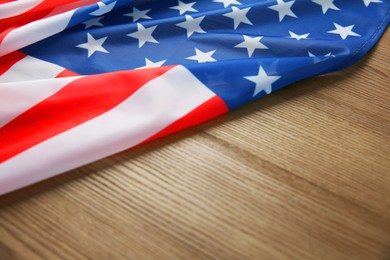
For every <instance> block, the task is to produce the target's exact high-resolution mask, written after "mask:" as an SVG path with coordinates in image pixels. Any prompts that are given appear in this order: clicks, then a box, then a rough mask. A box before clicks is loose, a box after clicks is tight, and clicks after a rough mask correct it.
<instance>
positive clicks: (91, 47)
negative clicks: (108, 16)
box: [76, 33, 109, 58]
mask: <svg viewBox="0 0 390 260" xmlns="http://www.w3.org/2000/svg"><path fill="white" fill-rule="evenodd" d="M105 40H107V37H103V38H100V39H97V40H96V39H95V38H93V36H92V35H90V34H89V33H87V42H86V43H83V44H79V45H77V46H76V47H79V48H83V49H87V50H88V58H89V57H91V56H92V54H94V53H95V52H97V51H100V52H105V53H109V52H108V51H107V50H106V49H104V48H103V46H102V45H103V43H104V42H105Z"/></svg>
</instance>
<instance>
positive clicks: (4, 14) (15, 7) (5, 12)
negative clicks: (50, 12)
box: [0, 0, 43, 19]
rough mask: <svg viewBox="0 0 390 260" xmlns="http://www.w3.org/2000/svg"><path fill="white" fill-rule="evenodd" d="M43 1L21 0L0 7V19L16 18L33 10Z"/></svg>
mask: <svg viewBox="0 0 390 260" xmlns="http://www.w3.org/2000/svg"><path fill="white" fill-rule="evenodd" d="M42 2H43V0H23V1H17V2H10V3H6V4H2V5H0V19H4V18H9V17H13V16H17V15H19V14H22V13H25V12H27V11H28V10H31V9H33V8H34V7H35V6H37V5H39V4H40V3H42Z"/></svg>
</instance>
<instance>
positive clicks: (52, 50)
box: [22, 0, 390, 109]
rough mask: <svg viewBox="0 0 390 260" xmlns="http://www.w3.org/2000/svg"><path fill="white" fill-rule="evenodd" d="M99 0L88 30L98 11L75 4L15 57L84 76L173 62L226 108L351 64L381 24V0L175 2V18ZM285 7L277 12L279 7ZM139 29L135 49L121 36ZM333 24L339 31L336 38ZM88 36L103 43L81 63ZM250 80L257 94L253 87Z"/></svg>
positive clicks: (167, 9)
mask: <svg viewBox="0 0 390 260" xmlns="http://www.w3.org/2000/svg"><path fill="white" fill-rule="evenodd" d="M103 2H104V3H105V5H110V4H111V5H112V6H113V8H112V10H111V11H110V12H108V13H107V14H105V15H103V16H102V18H101V19H99V21H98V22H97V23H96V25H92V26H90V27H88V25H86V24H83V22H85V21H88V20H89V19H96V18H98V16H96V15H91V13H93V12H94V11H95V10H97V7H98V5H92V6H89V7H84V8H81V9H80V10H79V11H77V12H76V13H75V15H74V17H73V18H72V21H71V22H70V24H69V28H68V29H67V30H66V31H64V32H62V33H60V34H57V35H55V36H52V37H50V38H47V39H45V40H42V41H40V42H38V43H36V44H33V45H31V46H28V47H26V48H24V49H23V50H22V51H23V52H25V53H27V54H29V55H31V56H34V57H37V58H40V59H43V60H46V61H50V62H53V63H56V64H59V65H61V66H63V67H65V68H67V69H69V70H72V71H74V72H77V73H79V74H83V75H89V74H96V73H104V72H112V71H118V70H129V69H136V68H140V67H143V66H145V64H146V58H147V59H148V60H150V61H151V62H155V63H156V62H160V63H161V64H160V65H176V64H181V65H184V66H186V67H187V68H188V69H190V70H191V71H192V72H193V73H194V75H196V76H197V77H198V78H199V79H200V80H201V81H202V82H203V83H204V84H206V85H207V86H208V87H209V88H210V89H211V90H212V91H214V92H215V93H216V94H218V95H219V96H220V97H221V98H222V99H223V100H224V101H225V102H226V104H227V105H228V107H229V109H233V108H235V107H237V106H240V105H242V104H244V103H247V102H249V101H251V100H253V99H257V98H260V97H262V96H264V95H266V94H267V91H266V90H265V89H266V88H264V90H261V88H262V87H267V86H266V85H267V84H268V86H271V90H272V91H275V90H277V89H280V88H282V87H284V86H286V85H288V84H290V83H292V82H295V81H298V80H301V79H304V78H308V77H312V76H315V75H319V74H324V73H328V72H332V71H335V70H339V69H342V68H344V67H346V66H349V65H351V64H353V63H354V62H356V61H357V60H358V59H360V58H361V57H362V56H363V55H364V54H365V53H366V52H367V51H368V50H369V49H370V48H371V47H372V46H373V45H374V44H375V42H376V41H377V40H378V39H379V37H380V36H381V34H382V33H383V31H384V30H385V29H386V28H387V26H388V24H389V20H390V1H388V0H383V1H379V0H371V1H369V0H365V1H364V0H353V1H342V0H333V1H331V0H328V1H326V0H322V2H321V1H320V0H313V1H311V0H295V1H282V0H277V1H276V0H257V1H254V0H253V1H250V0H237V1H234V0H233V1H230V3H232V4H229V1H225V4H224V3H223V1H213V0H203V1H188V0H187V1H185V0H183V1H182V3H183V4H187V9H183V13H182V14H180V11H179V8H176V6H178V5H179V4H180V2H179V1H177V0H164V1H162V0H155V1H153V0H152V1H150V0H149V1H145V0H144V1H135V2H134V1H119V0H118V1H103ZM286 3H287V4H288V5H287V7H286V8H285V9H281V10H282V11H281V12H278V11H277V9H278V6H283V5H285V4H286ZM320 3H323V4H322V5H321V4H320ZM326 3H328V5H327V4H326ZM289 6H290V7H291V8H288V7H289ZM327 6H328V7H329V8H327ZM134 7H135V8H137V10H141V11H145V10H149V9H150V11H148V12H147V13H146V14H145V15H143V16H142V17H141V18H139V19H138V20H137V21H134V20H136V19H137V18H134V17H132V16H131V15H130V16H129V15H127V16H126V15H125V14H129V13H130V14H131V13H133V11H134ZM185 10H187V11H185ZM283 10H284V11H285V13H284V14H285V15H283ZM184 11H185V12H184ZM244 11H245V12H246V13H245V12H244ZM239 12H242V13H245V14H244V15H243V16H242V17H241V19H239V18H236V20H237V21H236V25H235V23H234V21H235V19H233V18H231V17H232V16H233V15H234V14H237V13H239ZM229 15H230V17H229ZM191 19H197V21H198V22H199V23H198V26H195V27H194V28H195V29H196V30H194V32H193V33H192V34H191V35H190V36H188V33H191V32H190V31H191V30H189V32H187V31H188V30H187V29H186V28H184V27H183V26H180V24H181V23H183V22H185V21H186V20H191ZM139 24H141V25H142V27H143V28H153V27H154V26H157V27H156V28H155V29H154V30H153V32H152V33H151V36H152V37H153V39H154V40H153V39H151V38H149V40H150V41H146V42H144V43H143V45H142V46H140V44H141V41H140V40H139V39H137V38H136V37H132V36H129V35H132V34H133V33H136V32H137V31H139V26H140V25H139ZM336 24H337V25H338V26H339V27H340V28H344V29H343V30H345V32H347V35H342V34H338V32H340V31H336V32H335V30H337V27H336ZM351 26H352V28H351ZM87 27H88V28H87ZM235 27H236V28H235ZM348 28H349V29H348ZM87 33H89V34H90V35H91V36H92V37H93V38H94V39H95V40H96V39H104V38H105V37H107V38H106V39H105V40H104V43H103V44H102V45H101V47H103V48H104V50H105V51H106V52H103V51H95V52H94V53H93V54H92V55H90V56H89V57H88V50H87V49H85V48H82V47H78V46H79V45H81V44H85V43H86V42H87ZM307 34H308V35H307ZM244 36H246V37H250V38H253V39H258V40H256V44H255V45H256V46H252V47H256V48H254V49H253V50H251V47H250V46H251V45H250V44H246V45H245V42H244ZM292 36H295V38H292ZM343 36H344V39H343ZM255 37H260V38H255ZM305 37H306V38H305ZM298 38H299V39H298ZM153 41H156V42H153ZM157 42H158V43H157ZM240 45H241V47H239V46H240ZM243 45H244V47H242V46H243ZM248 46H249V47H248ZM196 49H198V50H199V51H201V52H202V53H208V54H207V55H208V56H207V57H208V59H209V62H205V63H200V62H199V61H197V60H196V57H195V58H194V56H196ZM191 57H192V58H191ZM207 57H206V59H207ZM163 61H164V62H163ZM162 62H163V63H162ZM260 70H263V72H264V73H265V74H261V73H260ZM258 75H262V76H261V77H258V78H257V79H258V80H259V81H262V80H265V81H266V80H268V79H269V80H270V81H269V82H268V83H267V82H265V83H264V84H265V85H264V86H263V85H262V84H263V83H262V82H256V78H255V77H256V76H258ZM264 75H265V76H264ZM256 84H258V86H259V89H260V91H259V89H257V91H256V90H255V88H256ZM96 87H99V86H96ZM113 87H115V86H113Z"/></svg>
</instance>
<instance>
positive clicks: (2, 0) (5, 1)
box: [0, 0, 16, 4]
mask: <svg viewBox="0 0 390 260" xmlns="http://www.w3.org/2000/svg"><path fill="white" fill-rule="evenodd" d="M15 1H16V0H0V4H5V3H10V2H15Z"/></svg>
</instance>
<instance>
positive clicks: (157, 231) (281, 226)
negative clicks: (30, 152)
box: [0, 32, 390, 260]
mask: <svg viewBox="0 0 390 260" xmlns="http://www.w3.org/2000/svg"><path fill="white" fill-rule="evenodd" d="M389 59H390V32H387V33H386V35H385V36H384V37H383V38H382V40H381V41H380V43H379V44H378V45H377V47H376V48H375V49H374V50H373V51H372V52H371V53H370V54H369V55H368V56H367V57H365V58H364V59H363V60H362V61H360V62H359V63H357V64H356V65H354V66H353V67H351V68H349V69H347V70H344V71H342V72H339V73H335V74H333V75H328V76H322V77H319V78H313V79H308V80H305V81H303V82H299V83H297V84H294V85H291V86H289V87H287V88H285V89H283V90H281V91H279V92H277V93H274V94H272V95H270V96H268V97H266V98H263V99H261V100H259V101H257V102H253V103H251V104H249V105H247V106H244V107H243V108H241V109H238V110H236V111H234V112H232V113H230V114H228V115H226V116H223V117H220V118H217V119H215V120H213V121H211V122H209V123H206V124H203V125H200V126H197V127H194V128H191V129H188V130H185V131H183V132H180V133H177V134H174V135H171V136H168V137H166V138H162V139H160V140H157V141H154V142H152V143H148V144H146V145H142V146H140V147H137V148H135V149H132V150H129V151H126V152H124V153H121V154H119V155H115V156H112V157H110V158H107V159H104V160H101V161H98V162H96V163H93V164H91V165H88V166H85V167H83V168H80V169H77V170H74V171H72V172H69V173H66V174H63V175H61V176H58V177H56V178H52V179H50V180H47V181H44V182H41V183H39V184H36V185H33V186H31V187H28V188H25V189H22V190H19V191H16V192H13V193H11V194H8V195H5V196H3V197H0V204H1V205H0V259H7V260H8V259H12V260H13V259H331V260H334V259H390V116H389V115H390V78H389V76H390V69H389V66H390V63H389Z"/></svg>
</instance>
